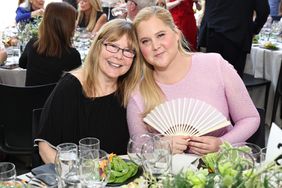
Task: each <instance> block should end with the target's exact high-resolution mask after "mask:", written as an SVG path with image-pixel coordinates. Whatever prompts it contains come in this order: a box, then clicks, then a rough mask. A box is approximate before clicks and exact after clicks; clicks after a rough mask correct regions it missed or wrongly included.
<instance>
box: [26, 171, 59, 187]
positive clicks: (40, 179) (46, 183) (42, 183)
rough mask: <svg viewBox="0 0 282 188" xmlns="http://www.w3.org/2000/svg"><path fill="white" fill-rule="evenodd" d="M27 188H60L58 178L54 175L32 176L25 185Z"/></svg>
mask: <svg viewBox="0 0 282 188" xmlns="http://www.w3.org/2000/svg"><path fill="white" fill-rule="evenodd" d="M27 185H28V186H27V187H28V188H37V187H44V188H58V187H60V178H59V177H58V175H56V174H50V173H43V174H38V175H36V176H34V177H33V178H32V179H31V180H30V181H29V182H28V184H27Z"/></svg>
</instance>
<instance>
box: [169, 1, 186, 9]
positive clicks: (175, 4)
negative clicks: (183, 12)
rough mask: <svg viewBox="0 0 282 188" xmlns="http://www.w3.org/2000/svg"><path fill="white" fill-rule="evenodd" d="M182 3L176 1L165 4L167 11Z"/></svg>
mask: <svg viewBox="0 0 282 188" xmlns="http://www.w3.org/2000/svg"><path fill="white" fill-rule="evenodd" d="M182 1H183V0H176V1H173V2H167V3H166V6H167V9H172V8H174V7H176V6H178V5H180V4H181V2H182Z"/></svg>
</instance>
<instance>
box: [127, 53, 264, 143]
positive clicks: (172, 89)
mask: <svg viewBox="0 0 282 188" xmlns="http://www.w3.org/2000/svg"><path fill="white" fill-rule="evenodd" d="M158 85H159V86H160V88H161V89H162V91H163V92H164V93H165V95H166V99H167V100H172V99H176V98H184V97H186V98H195V99H199V100H202V101H205V102H206V103H208V104H210V105H212V106H213V107H215V108H216V109H217V110H219V111H220V112H221V113H222V114H223V115H224V116H225V117H227V119H232V120H233V122H234V125H233V126H232V125H230V126H229V127H226V128H223V129H220V130H217V131H214V132H212V133H210V134H209V135H212V136H216V137H220V138H221V139H222V140H226V141H228V142H230V143H237V142H243V141H245V140H247V139H248V138H249V137H250V136H251V135H252V134H253V133H254V132H255V131H256V130H257V128H258V126H259V122H260V117H259V114H258V112H257V110H256V107H255V106H254V104H253V102H252V100H251V98H250V96H249V94H248V91H247V90H246V87H245V85H244V83H243V82H242V80H241V78H240V77H239V76H238V74H237V73H236V71H235V69H234V68H233V66H232V65H230V64H229V63H228V62H227V61H225V60H224V59H223V58H222V57H221V56H220V55H219V54H215V53H207V54H204V53H194V54H193V56H192V66H191V69H190V70H189V71H188V72H187V75H186V76H185V77H184V78H183V79H182V80H181V81H179V82H177V83H175V84H161V83H158ZM143 109H144V104H143V100H142V97H141V94H140V92H139V91H136V92H135V93H133V95H132V96H131V98H130V101H129V103H128V106H127V121H128V126H129V132H130V135H133V134H137V133H145V132H148V129H147V125H146V124H145V123H144V122H143V120H142V117H141V114H142V112H143Z"/></svg>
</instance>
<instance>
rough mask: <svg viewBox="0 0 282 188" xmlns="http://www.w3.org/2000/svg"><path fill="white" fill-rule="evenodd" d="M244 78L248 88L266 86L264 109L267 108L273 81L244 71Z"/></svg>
mask: <svg viewBox="0 0 282 188" xmlns="http://www.w3.org/2000/svg"><path fill="white" fill-rule="evenodd" d="M242 80H243V82H244V84H245V86H246V88H254V87H261V86H265V97H264V110H265V111H266V110H267V102H268V95H269V88H270V84H271V82H270V81H269V80H266V79H263V78H255V77H254V76H253V75H250V74H247V73H244V74H243V76H242Z"/></svg>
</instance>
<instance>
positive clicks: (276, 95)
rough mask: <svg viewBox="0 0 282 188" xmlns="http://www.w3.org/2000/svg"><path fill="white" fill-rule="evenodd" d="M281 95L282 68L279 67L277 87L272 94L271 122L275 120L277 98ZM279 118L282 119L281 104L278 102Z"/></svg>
mask: <svg viewBox="0 0 282 188" xmlns="http://www.w3.org/2000/svg"><path fill="white" fill-rule="evenodd" d="M281 97H282V68H280V72H279V76H278V81H277V87H276V91H275V94H274V101H273V108H272V115H271V122H275V118H276V113H277V108H278V104H279V99H280V98H281ZM280 119H282V104H281V103H280Z"/></svg>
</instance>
